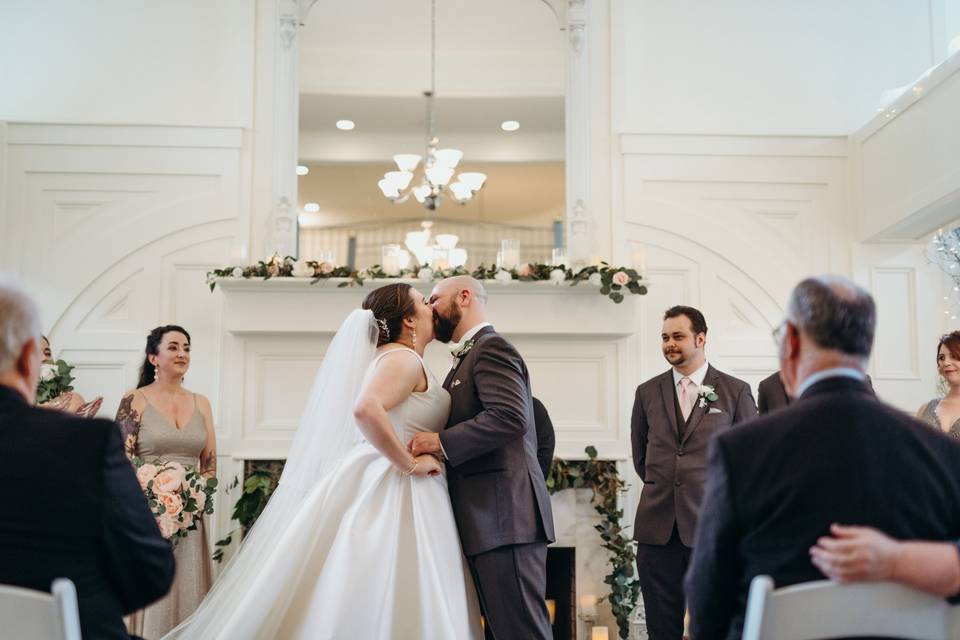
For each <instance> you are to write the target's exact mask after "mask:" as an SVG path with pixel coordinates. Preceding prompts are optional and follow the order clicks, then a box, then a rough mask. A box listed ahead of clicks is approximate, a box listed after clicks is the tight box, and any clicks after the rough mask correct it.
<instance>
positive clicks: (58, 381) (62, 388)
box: [37, 360, 74, 404]
mask: <svg viewBox="0 0 960 640" xmlns="http://www.w3.org/2000/svg"><path fill="white" fill-rule="evenodd" d="M73 369H74V367H73V366H71V365H69V364H67V363H66V362H64V361H63V360H57V361H56V362H44V363H43V364H41V365H40V380H39V381H38V382H37V404H43V403H45V402H50V401H51V400H53V399H54V398H56V397H57V396H60V395H61V394H64V393H67V392H68V391H73V387H72V386H71V384H72V383H73V376H72V375H71V374H70V372H71V371H73Z"/></svg>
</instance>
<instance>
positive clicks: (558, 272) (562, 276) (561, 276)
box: [550, 269, 567, 284]
mask: <svg viewBox="0 0 960 640" xmlns="http://www.w3.org/2000/svg"><path fill="white" fill-rule="evenodd" d="M566 279H567V274H566V272H565V271H564V270H563V269H554V270H553V271H551V272H550V282H552V283H553V284H560V283H561V282H563V281H564V280H566Z"/></svg>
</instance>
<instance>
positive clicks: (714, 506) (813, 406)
mask: <svg viewBox="0 0 960 640" xmlns="http://www.w3.org/2000/svg"><path fill="white" fill-rule="evenodd" d="M875 322H876V309H875V306H874V302H873V299H872V298H871V297H870V295H869V294H868V293H867V292H865V291H864V290H862V289H861V288H859V287H857V286H856V285H854V284H853V283H851V282H850V281H848V280H846V279H844V278H839V277H831V276H824V277H820V278H810V279H807V280H804V281H803V282H801V283H800V284H799V285H797V287H796V288H795V289H794V290H793V294H792V295H791V297H790V302H789V304H788V305H787V314H786V319H785V320H784V322H783V323H782V324H781V326H780V328H779V330H778V332H777V339H778V341H779V345H780V346H779V349H780V371H781V372H782V375H783V382H784V386H785V387H786V389H787V391H788V392H789V393H790V395H791V396H792V397H795V398H796V401H795V402H793V403H792V404H791V405H790V406H789V407H787V408H786V409H782V410H779V411H777V412H776V413H775V414H770V415H769V416H764V417H761V418H759V419H757V420H754V421H753V422H751V423H750V424H747V425H744V426H743V427H741V428H738V429H734V430H731V431H728V432H726V433H721V434H718V436H717V438H716V439H715V440H714V442H713V446H712V447H711V453H710V463H709V470H708V475H707V485H706V492H705V497H704V509H703V513H702V514H701V517H700V527H699V529H698V531H697V537H696V544H695V546H694V552H693V561H692V563H691V566H690V571H689V573H688V574H687V578H686V587H687V589H686V592H687V598H688V604H689V608H690V618H691V623H690V630H691V636H692V638H693V639H694V640H699V639H707V638H710V639H713V638H726V639H727V640H733V639H734V638H740V636H741V633H742V627H743V618H744V611H745V607H746V599H747V592H748V590H749V585H750V581H751V580H752V579H753V578H754V576H757V575H761V574H766V575H770V576H772V577H773V580H774V583H775V584H776V586H777V587H782V586H787V585H791V584H795V583H800V582H807V581H812V580H820V579H823V574H822V573H821V572H820V571H819V570H818V569H817V568H816V567H815V566H814V565H813V563H812V562H811V558H810V553H811V548H812V547H814V545H816V544H817V542H818V539H820V538H822V537H823V536H827V535H829V533H830V527H831V525H832V524H843V525H857V526H868V527H874V528H876V529H879V530H881V531H884V532H885V533H886V534H888V535H891V536H894V537H897V538H909V539H927V540H955V539H957V538H960V510H958V508H957V505H960V444H958V443H956V442H955V441H953V440H951V439H950V438H948V437H946V436H944V435H943V434H942V433H939V432H938V430H936V429H931V428H929V427H927V426H926V425H924V424H923V423H921V422H919V421H917V420H915V419H913V418H911V417H909V416H907V415H906V414H904V413H903V412H902V411H899V410H897V409H894V408H892V407H888V406H887V405H885V404H883V403H882V402H880V401H879V400H877V398H876V397H875V396H874V395H873V393H872V392H871V391H870V389H869V388H868V387H867V384H866V376H865V374H864V372H863V370H864V367H865V365H866V362H867V359H868V358H869V356H870V350H871V345H872V343H873V334H874V325H875ZM812 613H814V614H815V612H812Z"/></svg>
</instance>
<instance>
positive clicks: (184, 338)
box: [117, 325, 217, 638]
mask: <svg viewBox="0 0 960 640" xmlns="http://www.w3.org/2000/svg"><path fill="white" fill-rule="evenodd" d="M189 368H190V334H188V333H187V331H186V329H184V328H182V327H178V326H176V325H166V326H163V327H157V328H156V329H154V330H153V331H151V332H150V335H149V336H147V346H146V353H145V359H144V361H143V367H142V368H141V370H140V381H139V383H138V384H137V388H136V389H134V390H133V391H129V392H127V393H126V394H125V395H124V396H123V399H122V400H121V401H120V408H119V409H118V410H117V422H118V423H120V428H121V432H122V434H123V439H124V449H125V450H126V453H127V456H128V457H129V458H131V459H133V458H134V457H140V458H143V459H144V460H145V461H148V462H149V461H151V460H155V459H157V458H162V459H163V460H165V461H168V462H171V461H176V462H179V463H181V464H183V465H184V466H190V467H194V468H198V469H199V470H200V472H201V473H202V474H203V475H204V476H207V477H210V476H214V475H216V472H217V455H216V453H217V452H216V439H215V436H214V430H213V415H212V412H211V410H210V402H209V401H208V400H207V399H206V398H205V397H204V396H202V395H200V394H198V393H192V392H190V391H189V390H187V389H186V388H184V386H183V377H184V376H185V375H186V373H187V370H188V369H189ZM198 522H199V525H198V529H197V530H195V531H191V532H190V533H189V534H188V535H187V537H186V538H179V539H178V540H177V543H176V546H175V547H174V550H173V551H174V557H175V558H176V561H177V575H176V578H175V579H174V582H173V587H171V589H170V593H169V594H167V596H166V597H165V598H164V599H162V600H160V601H158V602H155V603H154V604H152V605H150V606H149V607H147V608H146V609H143V610H141V611H137V612H136V613H134V614H133V615H131V616H130V618H129V620H128V627H129V632H130V633H131V634H134V635H138V636H141V637H143V638H160V637H162V636H163V635H165V634H166V633H167V632H168V631H170V630H171V629H173V628H174V627H175V626H177V625H178V624H180V623H181V622H182V621H183V620H184V619H185V618H187V616H189V615H190V614H191V613H193V611H194V609H196V608H197V606H198V605H199V604H200V601H201V600H203V597H204V596H205V595H206V593H207V591H208V590H209V589H210V584H211V582H212V567H211V560H210V552H209V547H208V544H207V535H206V530H205V528H204V521H203V518H200V519H198Z"/></svg>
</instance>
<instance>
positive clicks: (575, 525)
mask: <svg viewBox="0 0 960 640" xmlns="http://www.w3.org/2000/svg"><path fill="white" fill-rule="evenodd" d="M409 282H410V283H411V284H413V285H414V286H415V287H416V288H417V289H418V290H420V291H421V292H423V293H424V294H426V295H429V291H430V289H431V288H432V283H428V282H419V281H409ZM385 283H386V282H377V281H367V282H366V283H365V285H364V286H362V287H359V286H355V287H342V288H340V287H338V286H337V285H338V284H339V282H338V281H336V280H331V281H325V282H320V283H317V284H315V285H311V284H310V282H309V280H307V279H295V278H283V279H272V280H268V281H263V280H258V279H251V280H243V279H221V280H218V281H217V288H216V292H215V294H214V295H218V296H221V297H222V304H223V316H222V317H223V318H224V325H225V327H224V328H225V331H224V332H223V334H222V340H223V344H222V345H221V354H222V355H221V359H222V360H221V371H223V372H224V375H223V376H222V378H221V380H222V382H221V388H220V390H219V392H220V396H221V407H223V410H224V416H223V418H222V424H221V427H220V432H219V433H218V458H219V467H220V475H221V476H222V477H224V478H232V477H234V476H239V477H242V476H243V467H244V461H246V460H273V459H284V458H286V454H287V451H288V449H289V446H290V441H291V438H292V434H293V432H294V430H295V429H296V427H297V423H298V420H299V412H300V409H301V407H302V405H303V403H304V401H305V399H306V396H307V394H308V392H309V388H310V385H311V384H312V382H313V376H314V374H315V372H316V369H317V367H318V365H319V364H320V362H321V360H322V357H323V353H324V350H325V348H326V346H327V344H329V341H330V340H331V338H332V337H333V334H334V333H335V332H336V330H337V328H338V327H339V325H340V323H341V321H342V320H343V318H345V317H346V316H347V314H348V313H349V312H350V311H351V310H353V309H355V308H357V307H359V306H360V303H361V302H362V300H363V298H364V297H365V296H366V294H367V293H369V292H370V291H371V290H372V289H374V288H375V287H377V286H379V285H382V284H385ZM487 289H488V294H489V302H488V309H489V312H490V316H491V318H492V320H493V321H494V324H495V326H496V328H497V329H498V331H500V332H501V333H503V334H504V335H506V336H507V337H508V338H509V339H510V340H511V341H512V342H513V343H514V344H515V345H516V346H517V348H518V350H519V351H520V352H521V354H523V356H524V359H525V360H526V362H527V365H528V367H529V369H530V375H531V383H532V385H533V391H534V395H536V396H537V397H539V398H540V399H541V400H543V402H544V404H545V405H546V406H547V408H548V410H549V411H550V415H551V418H552V420H553V423H554V427H555V429H556V433H557V447H556V453H555V456H556V457H557V458H563V459H571V460H573V459H584V458H585V454H584V448H585V447H586V446H587V445H593V446H595V447H596V448H597V450H598V452H599V456H600V457H601V458H604V459H609V460H614V461H615V462H616V463H617V466H618V468H619V469H620V472H621V474H622V475H623V477H624V478H625V479H627V482H628V483H629V484H631V485H634V486H632V487H631V491H630V493H629V494H627V496H626V497H625V498H624V506H625V507H626V508H625V511H626V513H625V519H626V518H631V519H632V509H631V508H630V507H631V506H632V505H633V504H635V498H634V496H635V495H636V491H637V487H636V486H635V485H636V484H637V483H636V482H635V481H634V478H633V476H632V469H631V468H630V463H629V451H630V447H629V418H630V409H631V406H632V399H633V386H632V385H631V381H632V380H635V379H636V376H635V373H634V372H635V371H636V368H637V366H638V365H637V360H638V354H637V350H638V346H637V344H636V337H635V336H636V334H637V332H638V323H639V322H640V313H639V310H640V305H642V297H641V296H628V298H627V299H626V300H625V301H624V302H623V303H622V304H620V305H617V304H614V303H613V302H612V301H610V300H609V299H608V298H606V297H605V296H601V295H600V293H599V291H598V289H597V288H596V287H594V286H592V285H589V284H586V283H583V284H580V285H577V286H576V287H570V286H569V285H560V286H557V285H553V284H550V283H541V282H535V283H521V282H513V283H509V284H500V283H494V282H491V283H487ZM425 360H426V362H427V365H428V366H429V367H430V368H431V370H432V371H433V372H434V374H435V375H437V376H438V377H442V376H443V375H444V374H445V373H446V370H447V368H448V367H449V365H450V354H449V351H448V350H447V348H446V346H445V345H442V344H439V343H434V344H431V345H430V346H429V347H428V348H427V352H426V354H425ZM230 484H231V483H228V482H223V483H221V491H222V492H223V493H222V495H221V496H220V500H221V501H222V502H221V503H220V504H229V505H232V504H233V503H234V502H235V501H236V499H237V497H238V496H239V493H238V488H234V489H232V490H231V489H229V488H228V487H229V486H230ZM552 502H553V507H554V517H555V524H556V530H557V542H556V546H559V547H573V548H574V549H575V550H576V567H575V568H576V591H577V601H578V613H581V614H582V613H583V611H582V604H583V600H584V598H585V597H587V599H589V596H597V597H599V596H603V595H604V594H605V593H606V585H605V584H604V583H603V578H604V577H605V576H606V575H607V573H608V571H609V568H608V564H607V560H608V555H607V552H606V551H605V550H604V549H602V548H601V547H600V542H601V540H600V536H599V534H598V533H597V531H596V530H595V529H594V526H595V525H596V524H598V523H599V516H598V515H597V513H596V512H595V511H594V509H593V506H592V504H591V492H590V491H587V490H568V491H561V492H558V493H556V494H554V495H553V496H552ZM230 512H231V510H230V509H219V510H218V511H217V515H216V520H217V521H216V523H215V527H214V529H215V530H214V531H213V532H212V535H213V536H215V537H214V539H218V538H219V537H220V536H221V535H222V534H225V533H226V532H227V531H229V530H230V528H231V523H230V522H229V520H228V519H229V516H230ZM628 521H629V520H628ZM596 624H598V625H604V626H607V627H609V628H610V635H611V637H615V636H616V622H615V620H614V619H613V617H612V615H611V614H610V610H609V606H607V605H606V604H605V603H601V604H600V605H599V606H598V607H597V620H596ZM589 634H590V625H589V624H588V623H586V622H585V621H584V620H583V618H582V617H580V616H578V620H577V637H578V638H589V637H590V635H589Z"/></svg>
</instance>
